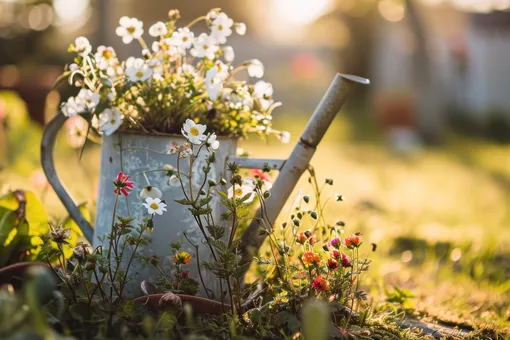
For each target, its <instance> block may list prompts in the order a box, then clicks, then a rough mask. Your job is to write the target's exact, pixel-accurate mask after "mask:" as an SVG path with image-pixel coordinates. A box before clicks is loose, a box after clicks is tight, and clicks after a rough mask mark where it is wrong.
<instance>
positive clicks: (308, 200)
mask: <svg viewBox="0 0 510 340" xmlns="http://www.w3.org/2000/svg"><path fill="white" fill-rule="evenodd" d="M303 201H305V203H308V202H310V196H308V195H305V196H303Z"/></svg>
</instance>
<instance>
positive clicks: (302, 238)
mask: <svg viewBox="0 0 510 340" xmlns="http://www.w3.org/2000/svg"><path fill="white" fill-rule="evenodd" d="M307 238H308V237H306V235H305V233H303V232H300V233H299V234H297V235H296V242H297V243H299V244H305V242H306V240H307Z"/></svg>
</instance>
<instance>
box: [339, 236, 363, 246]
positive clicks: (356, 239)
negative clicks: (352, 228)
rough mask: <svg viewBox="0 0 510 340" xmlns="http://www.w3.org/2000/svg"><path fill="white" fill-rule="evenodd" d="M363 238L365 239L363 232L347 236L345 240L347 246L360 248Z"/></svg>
mask: <svg viewBox="0 0 510 340" xmlns="http://www.w3.org/2000/svg"><path fill="white" fill-rule="evenodd" d="M362 239H363V234H361V233H356V234H354V235H351V236H349V237H347V238H346V239H345V240H344V243H345V246H346V247H347V248H350V249H352V248H359V246H360V245H361V242H362Z"/></svg>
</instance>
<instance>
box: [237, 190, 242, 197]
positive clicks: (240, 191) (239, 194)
mask: <svg viewBox="0 0 510 340" xmlns="http://www.w3.org/2000/svg"><path fill="white" fill-rule="evenodd" d="M242 195H243V189H242V188H237V189H236V197H239V196H242Z"/></svg>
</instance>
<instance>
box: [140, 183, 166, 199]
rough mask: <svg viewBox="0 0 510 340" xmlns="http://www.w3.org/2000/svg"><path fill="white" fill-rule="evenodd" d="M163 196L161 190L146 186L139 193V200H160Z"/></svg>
mask: <svg viewBox="0 0 510 340" xmlns="http://www.w3.org/2000/svg"><path fill="white" fill-rule="evenodd" d="M161 196H163V193H162V192H161V190H159V189H158V188H156V187H153V186H150V185H149V186H146V187H145V188H143V189H142V191H140V198H143V199H146V198H147V197H150V198H161Z"/></svg>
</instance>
